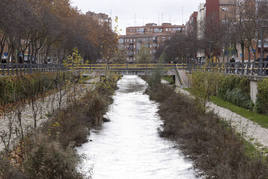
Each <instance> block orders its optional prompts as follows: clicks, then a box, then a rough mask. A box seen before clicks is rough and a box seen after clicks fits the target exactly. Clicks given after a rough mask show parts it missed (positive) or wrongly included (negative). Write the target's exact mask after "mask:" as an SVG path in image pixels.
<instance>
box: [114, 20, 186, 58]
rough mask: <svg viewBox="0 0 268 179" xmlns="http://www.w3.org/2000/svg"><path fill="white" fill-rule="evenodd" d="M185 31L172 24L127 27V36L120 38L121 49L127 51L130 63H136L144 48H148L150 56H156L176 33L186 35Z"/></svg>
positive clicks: (181, 26)
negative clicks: (160, 48)
mask: <svg viewBox="0 0 268 179" xmlns="http://www.w3.org/2000/svg"><path fill="white" fill-rule="evenodd" d="M184 31H185V26H184V25H172V24H170V23H163V24H162V25H157V24H155V23H149V24H146V25H145V26H135V27H127V28H126V35H122V36H119V48H120V49H125V50H126V51H127V55H128V59H127V60H128V62H135V55H136V54H138V52H139V50H140V49H141V48H142V47H146V48H148V50H149V51H150V54H151V55H154V54H155V52H156V50H157V48H158V47H159V46H160V45H161V44H162V43H163V42H164V41H165V40H167V39H170V38H171V36H172V35H173V34H175V33H176V32H178V33H184Z"/></svg>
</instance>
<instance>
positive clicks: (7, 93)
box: [0, 73, 72, 106]
mask: <svg viewBox="0 0 268 179" xmlns="http://www.w3.org/2000/svg"><path fill="white" fill-rule="evenodd" d="M71 78H72V76H71V74H70V73H35V74H33V75H24V76H16V77H13V76H9V77H2V78H0V105H2V106H4V105H7V104H10V103H15V102H18V101H22V100H27V99H29V98H33V97H37V96H38V95H40V94H43V93H45V92H47V91H48V90H52V89H55V88H57V87H58V85H63V84H65V83H66V82H67V81H68V80H70V79H71Z"/></svg>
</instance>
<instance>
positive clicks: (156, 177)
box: [77, 76, 196, 179]
mask: <svg viewBox="0 0 268 179" xmlns="http://www.w3.org/2000/svg"><path fill="white" fill-rule="evenodd" d="M118 88H119V89H118V90H116V92H115V94H114V96H113V99H114V102H113V104H112V105H110V107H109V111H108V112H107V114H106V117H107V118H109V119H110V120H111V122H109V123H105V124H104V125H103V126H102V127H101V128H97V129H94V130H91V134H90V136H89V140H90V142H88V143H86V144H84V145H82V146H81V147H79V148H77V152H78V153H79V154H81V155H83V156H84V160H83V162H82V163H81V165H80V167H79V168H80V169H79V170H80V171H82V172H83V173H84V174H85V175H86V176H88V177H89V176H91V177H92V178H93V179H184V178H185V179H192V178H196V177H195V175H194V170H193V168H192V166H193V165H192V162H191V161H189V160H187V159H185V157H184V156H183V154H182V153H181V152H180V150H178V148H177V147H176V144H175V143H174V142H172V141H169V140H167V139H165V138H161V137H159V135H158V128H159V127H160V126H161V124H162V121H161V120H160V118H159V116H158V114H157V110H158V104H157V103H155V102H153V101H151V100H150V99H149V96H148V95H146V94H144V91H145V90H146V88H147V84H146V83H145V81H143V80H142V79H141V78H139V77H138V76H124V77H123V78H122V79H121V80H120V81H118Z"/></svg>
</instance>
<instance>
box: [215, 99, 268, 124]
mask: <svg viewBox="0 0 268 179" xmlns="http://www.w3.org/2000/svg"><path fill="white" fill-rule="evenodd" d="M211 101H212V102H213V103H215V104H216V105H218V106H220V107H224V108H226V109H229V110H230V111H232V112H234V113H237V114H239V115H241V116H243V117H245V118H247V119H249V120H251V121H253V122H256V123H257V124H259V125H260V126H262V127H264V128H268V116H267V115H262V114H258V113H256V112H252V111H250V110H247V109H245V108H242V107H239V106H236V105H234V104H232V103H230V102H227V101H224V100H222V99H221V98H219V97H215V96H213V97H211Z"/></svg>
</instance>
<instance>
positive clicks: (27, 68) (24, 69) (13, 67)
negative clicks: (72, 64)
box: [0, 63, 65, 76]
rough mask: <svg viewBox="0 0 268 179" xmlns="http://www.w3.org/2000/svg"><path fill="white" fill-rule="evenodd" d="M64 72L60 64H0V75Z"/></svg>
mask: <svg viewBox="0 0 268 179" xmlns="http://www.w3.org/2000/svg"><path fill="white" fill-rule="evenodd" d="M63 70H65V68H64V66H63V65H60V64H18V63H1V64H0V75H2V76H5V75H21V74H31V73H35V72H56V71H63Z"/></svg>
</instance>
